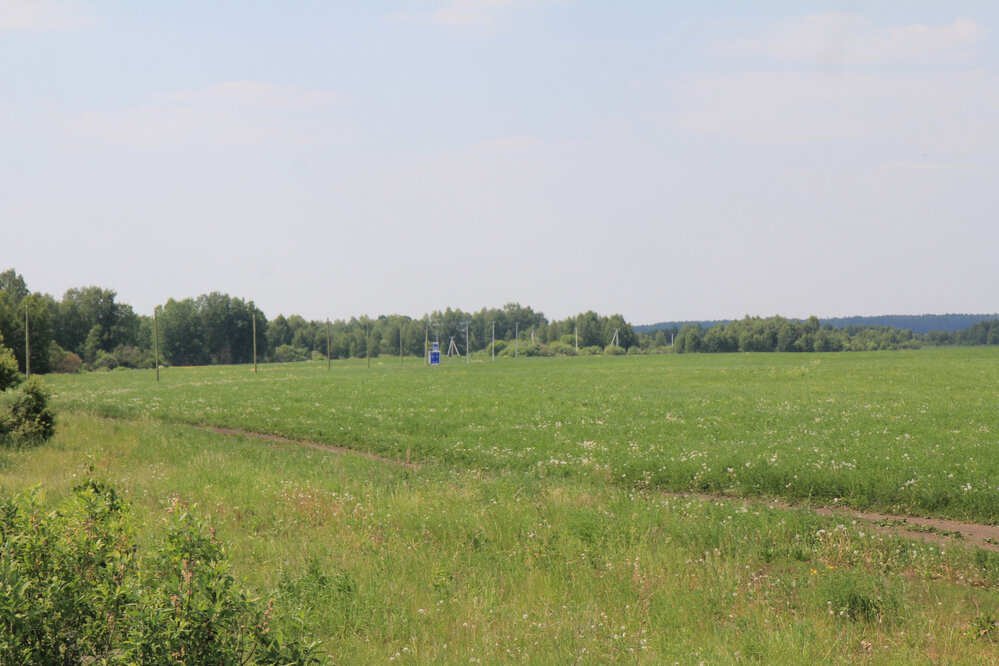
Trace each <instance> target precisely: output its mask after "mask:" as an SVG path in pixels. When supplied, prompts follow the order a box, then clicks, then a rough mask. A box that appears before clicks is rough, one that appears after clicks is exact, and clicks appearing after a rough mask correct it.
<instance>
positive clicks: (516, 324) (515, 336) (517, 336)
mask: <svg viewBox="0 0 999 666" xmlns="http://www.w3.org/2000/svg"><path fill="white" fill-rule="evenodd" d="M519 344H520V322H519V321H518V322H514V324H513V357H514V358H517V345H519Z"/></svg>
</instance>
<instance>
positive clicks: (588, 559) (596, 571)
mask: <svg viewBox="0 0 999 666" xmlns="http://www.w3.org/2000/svg"><path fill="white" fill-rule="evenodd" d="M60 416H61V421H60V423H61V425H60V429H59V432H58V434H57V436H56V438H55V439H54V440H53V441H52V442H51V443H49V444H47V445H45V446H43V447H40V448H38V449H34V450H25V451H13V452H11V451H7V452H3V453H0V491H2V492H4V493H10V492H14V491H16V490H19V489H23V488H26V487H29V486H32V485H34V484H36V483H39V482H41V483H44V484H45V486H46V488H47V489H48V492H49V494H50V497H51V499H53V500H54V499H56V498H58V497H59V496H60V495H62V494H64V493H65V492H67V490H68V488H69V487H70V486H72V485H73V484H74V482H75V481H76V479H77V477H78V476H79V474H80V473H81V472H82V470H83V469H85V468H86V467H88V466H92V467H93V468H94V476H98V477H102V478H105V479H107V480H110V481H111V482H113V483H115V484H116V485H117V486H118V487H120V488H121V489H122V490H123V492H124V494H125V496H126V497H127V498H128V499H130V500H131V501H132V502H133V503H134V507H135V508H134V510H135V512H136V514H137V516H138V517H139V518H140V519H141V522H142V524H144V525H145V528H144V530H145V534H146V535H147V537H148V535H151V534H152V533H153V532H154V531H156V530H157V529H158V525H159V522H160V520H161V519H160V516H161V514H162V507H163V505H164V504H165V503H166V502H168V501H170V498H172V497H174V496H177V497H179V498H180V500H181V501H182V502H184V503H186V504H189V505H196V510H197V511H199V512H202V513H203V514H204V515H206V516H208V517H209V519H210V520H211V521H212V523H213V524H214V526H215V527H216V528H217V530H218V536H219V538H220V539H221V541H222V542H224V543H226V544H228V547H229V551H230V557H231V560H232V562H233V565H234V568H235V572H236V573H237V575H238V576H239V577H240V578H241V579H242V580H243V581H244V582H245V583H246V584H247V585H248V586H249V587H251V588H252V589H253V590H254V591H256V592H257V593H259V594H262V595H264V596H271V595H273V596H275V597H276V605H275V616H276V617H275V621H277V622H279V623H281V625H282V626H283V627H285V628H287V629H288V630H289V631H291V632H292V633H294V632H295V631H299V632H301V633H303V634H307V635H309V636H312V637H316V638H320V639H323V640H324V641H325V643H324V644H325V649H327V650H328V651H329V652H330V653H331V654H332V655H333V656H334V658H335V659H336V660H337V661H339V662H340V663H374V662H380V663H383V662H385V661H404V662H412V663H418V662H433V663H455V664H457V663H462V664H467V663H470V662H471V663H478V662H479V661H481V663H498V662H502V663H506V662H529V663H560V664H561V663H574V662H578V663H593V664H597V663H621V662H623V663H634V662H639V663H674V662H677V663H684V664H687V663H699V662H701V661H704V662H706V663H740V662H763V663H803V662H806V661H807V662H816V663H842V662H849V661H862V660H866V659H873V660H874V661H875V662H880V663H918V662H926V661H940V662H965V663H976V662H977V663H989V661H990V660H995V659H997V658H999V652H997V650H996V645H995V644H994V643H992V642H991V641H990V640H988V639H986V638H982V637H980V634H976V627H978V626H979V625H980V624H981V621H980V617H981V614H982V613H983V612H986V613H987V612H993V613H994V609H996V608H997V606H999V598H997V595H996V585H997V583H999V558H997V557H995V556H994V555H993V554H991V553H988V552H985V551H978V552H974V551H970V550H965V549H963V548H961V547H960V546H959V545H958V546H954V547H951V548H946V549H943V550H942V549H941V548H940V547H939V546H935V545H930V544H923V543H918V542H909V541H905V540H902V539H898V538H895V537H892V536H886V535H880V534H877V533H874V532H872V530H871V529H870V528H869V527H868V526H866V525H864V524H859V523H858V524H853V523H852V522H849V521H848V522H842V520H840V521H839V522H837V519H831V518H825V517H821V516H816V515H813V514H811V513H809V512H806V511H789V510H782V509H777V508H774V507H772V506H771V505H768V504H766V503H746V504H743V503H741V502H725V501H706V500H700V499H696V498H677V497H671V496H666V495H663V494H662V493H660V492H658V491H657V490H655V489H649V488H633V487H627V486H621V485H618V484H608V483H606V482H604V481H602V480H601V479H599V478H596V477H593V476H590V475H576V474H569V475H566V476H561V475H552V474H551V473H550V472H549V470H547V469H546V468H544V467H538V466H525V467H523V468H517V467H513V466H502V465H500V466H494V467H490V468H483V467H456V466H445V465H434V464H428V465H424V466H423V467H421V468H420V469H419V470H412V469H407V468H402V467H398V466H393V465H386V464H383V463H379V462H377V461H372V460H369V459H366V458H362V457H360V456H350V455H335V454H331V453H327V452H324V451H319V450H316V449H309V448H305V447H299V446H296V445H294V444H288V443H280V442H269V441H261V440H254V439H249V438H245V437H238V436H223V435H218V434H214V433H209V432H204V431H199V430H196V429H192V428H190V427H184V426H176V425H168V424H164V423H161V422H158V421H155V420H152V419H138V420H134V421H108V420H103V419H99V418H94V417H92V416H88V415H84V414H74V413H70V412H63V413H62V414H61V415H60ZM840 523H842V524H840ZM141 538H142V535H140V539H141ZM944 551H946V552H944Z"/></svg>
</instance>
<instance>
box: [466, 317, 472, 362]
mask: <svg viewBox="0 0 999 666" xmlns="http://www.w3.org/2000/svg"><path fill="white" fill-rule="evenodd" d="M469 363H471V361H470V360H469V356H468V322H467V321H466V322H465V365H468V364H469Z"/></svg>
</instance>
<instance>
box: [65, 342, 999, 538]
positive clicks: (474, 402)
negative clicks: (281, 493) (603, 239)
mask: <svg viewBox="0 0 999 666" xmlns="http://www.w3.org/2000/svg"><path fill="white" fill-rule="evenodd" d="M153 380H154V377H153V372H152V371H145V372H144V371H131V372H121V373H109V374H105V375H84V376H60V377H54V378H53V381H52V384H53V386H54V388H55V390H56V391H57V393H58V396H57V399H56V404H57V405H59V406H60V407H63V408H65V409H72V410H82V411H87V412H90V413H94V414H98V415H103V416H111V417H120V416H129V417H135V416H147V415H148V416H150V417H153V418H156V419H161V420H164V421H168V422H176V423H191V424H210V425H217V426H228V427H236V428H245V429H248V430H252V431H256V432H264V433H274V434H280V435H285V436H288V437H293V438H300V439H305V440H309V441H314V442H323V443H329V444H337V445H343V446H348V447H352V448H357V449H360V450H365V451H370V452H373V453H378V454H382V455H386V456H391V457H396V458H404V457H406V456H409V457H410V458H412V459H414V460H419V461H426V462H434V463H439V464H443V465H449V466H459V467H464V468H467V467H474V468H484V469H492V470H499V469H510V470H521V471H523V470H527V469H532V470H535V471H537V472H539V473H541V474H543V475H545V474H547V475H554V476H572V477H576V478H583V477H589V476H596V477H598V478H600V479H604V480H610V481H614V482H615V483H620V484H622V485H624V486H627V487H650V488H662V489H668V490H681V491H701V492H714V493H726V494H732V495H738V496H746V497H783V498H786V499H790V500H795V501H800V500H811V501H813V502H818V503H826V504H830V503H833V502H837V503H838V502H842V503H845V504H847V505H850V506H854V507H857V508H876V509H882V510H886V511H892V512H903V513H912V514H922V515H933V516H940V517H950V518H959V519H969V520H976V521H980V522H988V523H995V522H996V521H997V520H999V509H997V507H999V455H996V449H997V443H999V422H997V414H999V352H997V350H995V349H990V348H975V349H955V348H947V349H939V350H927V351H918V352H896V353H890V354H887V353H869V354H868V353H850V354H811V355H798V354H716V355H670V356H646V357H623V358H622V357H607V358H604V357H597V358H563V359H518V360H517V361H513V360H510V359H507V360H502V361H497V362H494V363H492V362H488V361H484V362H479V363H474V364H472V365H465V364H464V363H463V362H451V364H450V365H448V366H446V367H441V368H435V369H432V370H431V369H427V368H424V367H423V366H422V365H421V364H420V362H419V361H418V360H415V359H410V362H409V364H408V365H400V364H399V362H398V359H390V360H384V361H378V362H377V363H376V364H375V365H374V366H373V367H372V368H370V369H369V368H367V367H366V366H365V364H364V363H356V362H355V363H348V364H337V365H336V366H335V369H334V370H333V371H327V370H326V367H325V364H323V363H310V364H293V365H286V366H266V367H264V368H263V370H262V371H261V372H260V374H259V375H254V374H253V372H252V368H249V367H221V368H220V367H208V368H170V369H166V370H164V371H163V372H162V381H161V382H160V383H159V384H156V383H155V382H154V381H153Z"/></svg>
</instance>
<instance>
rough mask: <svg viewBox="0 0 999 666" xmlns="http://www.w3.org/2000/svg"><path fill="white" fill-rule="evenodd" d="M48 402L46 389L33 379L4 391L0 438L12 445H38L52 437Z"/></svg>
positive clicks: (52, 422) (53, 430)
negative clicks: (17, 387) (7, 440)
mask: <svg viewBox="0 0 999 666" xmlns="http://www.w3.org/2000/svg"><path fill="white" fill-rule="evenodd" d="M48 401H49V393H48V390H46V388H45V385H44V384H43V383H42V380H41V379H40V378H38V377H37V376H35V377H30V378H29V379H28V381H26V382H24V384H23V385H22V386H21V387H20V388H19V389H17V390H15V391H9V392H7V394H6V395H5V402H6V403H7V404H6V405H4V406H2V407H0V437H3V438H5V439H9V440H10V441H11V442H12V443H13V444H15V445H31V444H40V443H42V442H44V441H45V440H47V439H49V438H51V437H52V435H54V434H55V417H54V416H53V414H52V410H51V409H49V406H48Z"/></svg>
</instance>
